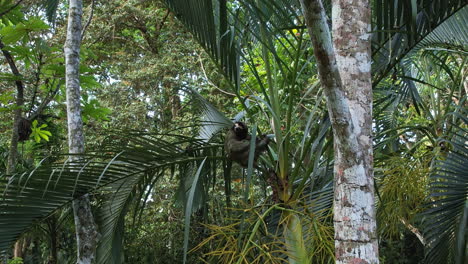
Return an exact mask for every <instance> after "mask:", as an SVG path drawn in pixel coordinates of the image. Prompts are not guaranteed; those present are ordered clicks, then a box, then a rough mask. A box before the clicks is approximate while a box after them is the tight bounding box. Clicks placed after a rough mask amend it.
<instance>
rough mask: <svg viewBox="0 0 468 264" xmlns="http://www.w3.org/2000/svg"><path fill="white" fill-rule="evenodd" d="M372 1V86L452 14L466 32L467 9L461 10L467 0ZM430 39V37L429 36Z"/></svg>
mask: <svg viewBox="0 0 468 264" xmlns="http://www.w3.org/2000/svg"><path fill="white" fill-rule="evenodd" d="M374 3H375V6H374V10H375V12H374V25H373V31H374V32H375V33H374V34H373V47H372V49H373V61H374V64H373V76H374V85H376V84H377V83H379V82H380V81H381V80H382V79H383V78H385V77H386V76H387V75H388V74H389V72H390V71H391V70H392V69H393V68H394V67H395V65H397V64H398V63H399V62H400V61H401V60H402V59H403V58H404V57H405V56H406V54H408V53H409V52H410V51H411V50H412V49H413V48H414V47H415V46H416V45H418V44H419V43H420V42H421V41H422V40H424V39H425V38H426V36H428V35H429V34H430V33H431V32H433V31H434V29H436V28H437V27H438V26H439V25H441V24H442V23H444V22H445V21H446V20H447V19H449V18H451V17H452V16H454V15H455V17H456V18H455V20H456V21H457V22H456V23H457V24H458V25H459V26H458V29H460V30H462V31H466V29H464V28H466V27H465V26H464V25H466V24H463V20H465V19H466V15H465V12H466V11H464V10H463V9H467V8H468V7H465V5H466V0H454V1H447V0H432V1H423V0H419V1H398V0H377V1H374ZM452 29H455V27H453V28H452ZM446 32H447V33H449V32H451V31H446ZM465 34H466V33H464V34H463V35H462V36H464V35H465ZM431 38H432V36H431V37H430V38H429V39H431ZM463 38H464V37H463ZM426 41H429V40H426ZM421 45H424V43H422V44H421Z"/></svg>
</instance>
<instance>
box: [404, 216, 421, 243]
mask: <svg viewBox="0 0 468 264" xmlns="http://www.w3.org/2000/svg"><path fill="white" fill-rule="evenodd" d="M400 222H401V223H402V224H403V225H404V226H405V227H406V228H408V230H409V231H410V232H411V233H413V234H414V235H415V236H416V237H417V238H418V239H419V242H421V244H422V245H423V246H426V240H425V239H424V237H423V235H422V234H421V232H419V230H418V229H417V228H416V227H414V226H413V225H411V224H410V223H408V222H407V221H406V220H405V219H403V218H400Z"/></svg>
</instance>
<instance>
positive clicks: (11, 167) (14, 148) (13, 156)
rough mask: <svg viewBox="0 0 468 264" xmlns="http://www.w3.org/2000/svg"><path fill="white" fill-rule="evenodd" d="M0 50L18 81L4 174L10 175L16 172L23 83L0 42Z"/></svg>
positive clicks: (22, 103) (11, 58)
mask: <svg viewBox="0 0 468 264" xmlns="http://www.w3.org/2000/svg"><path fill="white" fill-rule="evenodd" d="M0 49H1V50H2V53H3V56H5V59H6V61H7V62H8V65H9V66H10V70H11V73H13V75H15V77H17V78H18V79H17V80H16V81H15V85H16V109H15V112H14V116H13V129H12V134H11V141H10V149H9V153H8V163H7V168H6V174H7V175H11V174H13V173H15V171H16V163H17V161H18V140H19V123H20V121H21V116H22V107H23V105H24V86H23V82H22V81H21V80H20V79H19V78H21V74H20V73H19V71H18V68H17V67H16V64H15V61H14V60H13V57H12V56H11V54H10V52H9V51H8V50H6V49H5V45H4V44H3V42H1V41H0Z"/></svg>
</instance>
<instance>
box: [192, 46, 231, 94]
mask: <svg viewBox="0 0 468 264" xmlns="http://www.w3.org/2000/svg"><path fill="white" fill-rule="evenodd" d="M198 58H199V60H200V66H201V69H202V71H203V75H204V76H205V79H206V81H207V82H208V84H209V85H211V86H213V87H214V88H215V89H216V90H218V91H220V92H222V93H224V94H226V95H229V96H236V95H235V94H233V93H230V92H226V91H224V90H221V89H220V88H219V87H218V86H217V85H216V84H214V83H212V82H211V81H210V79H209V78H208V76H207V75H206V71H205V67H204V66H203V61H202V58H201V56H200V55H198Z"/></svg>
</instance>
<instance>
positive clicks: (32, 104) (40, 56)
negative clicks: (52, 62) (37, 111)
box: [28, 53, 43, 113]
mask: <svg viewBox="0 0 468 264" xmlns="http://www.w3.org/2000/svg"><path fill="white" fill-rule="evenodd" d="M42 65H43V63H42V53H41V54H39V64H38V65H37V71H36V80H35V82H34V92H33V95H32V98H31V107H30V108H29V111H28V113H31V112H32V110H33V108H34V103H35V101H36V95H37V89H38V88H39V82H40V81H41V68H42Z"/></svg>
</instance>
